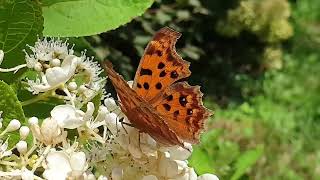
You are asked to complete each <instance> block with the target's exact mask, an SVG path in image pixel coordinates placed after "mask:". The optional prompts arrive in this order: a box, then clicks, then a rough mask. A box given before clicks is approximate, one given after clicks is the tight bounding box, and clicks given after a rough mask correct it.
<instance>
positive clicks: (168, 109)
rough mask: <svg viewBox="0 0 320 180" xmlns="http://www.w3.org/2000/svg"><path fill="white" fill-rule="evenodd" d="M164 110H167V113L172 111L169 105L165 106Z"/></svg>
mask: <svg viewBox="0 0 320 180" xmlns="http://www.w3.org/2000/svg"><path fill="white" fill-rule="evenodd" d="M163 107H164V109H166V110H167V111H170V109H171V106H170V105H169V104H163Z"/></svg>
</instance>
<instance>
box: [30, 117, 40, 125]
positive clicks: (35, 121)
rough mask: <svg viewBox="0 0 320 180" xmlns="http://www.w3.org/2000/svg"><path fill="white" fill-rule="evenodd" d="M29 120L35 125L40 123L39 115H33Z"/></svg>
mask: <svg viewBox="0 0 320 180" xmlns="http://www.w3.org/2000/svg"><path fill="white" fill-rule="evenodd" d="M28 122H29V124H30V125H35V124H38V122H39V119H38V118H37V117H31V118H29V120H28Z"/></svg>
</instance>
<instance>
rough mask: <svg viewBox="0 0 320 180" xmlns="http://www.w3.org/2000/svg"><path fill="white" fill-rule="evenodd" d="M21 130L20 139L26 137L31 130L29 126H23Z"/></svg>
mask: <svg viewBox="0 0 320 180" xmlns="http://www.w3.org/2000/svg"><path fill="white" fill-rule="evenodd" d="M19 132H20V139H26V138H27V136H28V134H29V132H30V129H29V128H28V127H27V126H21V128H20V130H19Z"/></svg>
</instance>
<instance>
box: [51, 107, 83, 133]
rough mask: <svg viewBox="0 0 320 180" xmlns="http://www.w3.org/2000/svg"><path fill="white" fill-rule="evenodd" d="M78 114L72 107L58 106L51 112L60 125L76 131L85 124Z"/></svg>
mask: <svg viewBox="0 0 320 180" xmlns="http://www.w3.org/2000/svg"><path fill="white" fill-rule="evenodd" d="M77 114H78V113H77V110H76V109H75V108H74V107H73V106H71V105H58V106H56V107H54V108H53V110H52V111H51V116H52V118H54V119H55V120H56V121H57V123H58V125H59V126H60V127H62V128H67V129H75V128H77V127H79V126H81V125H82V124H83V123H84V122H85V121H83V119H82V117H79V116H77Z"/></svg>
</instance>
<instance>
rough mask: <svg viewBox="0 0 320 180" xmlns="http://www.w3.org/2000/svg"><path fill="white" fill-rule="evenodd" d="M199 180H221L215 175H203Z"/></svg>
mask: <svg viewBox="0 0 320 180" xmlns="http://www.w3.org/2000/svg"><path fill="white" fill-rule="evenodd" d="M197 180H219V178H218V177H217V176H216V175H214V174H208V173H207V174H202V175H201V176H199V177H198V179H197Z"/></svg>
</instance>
